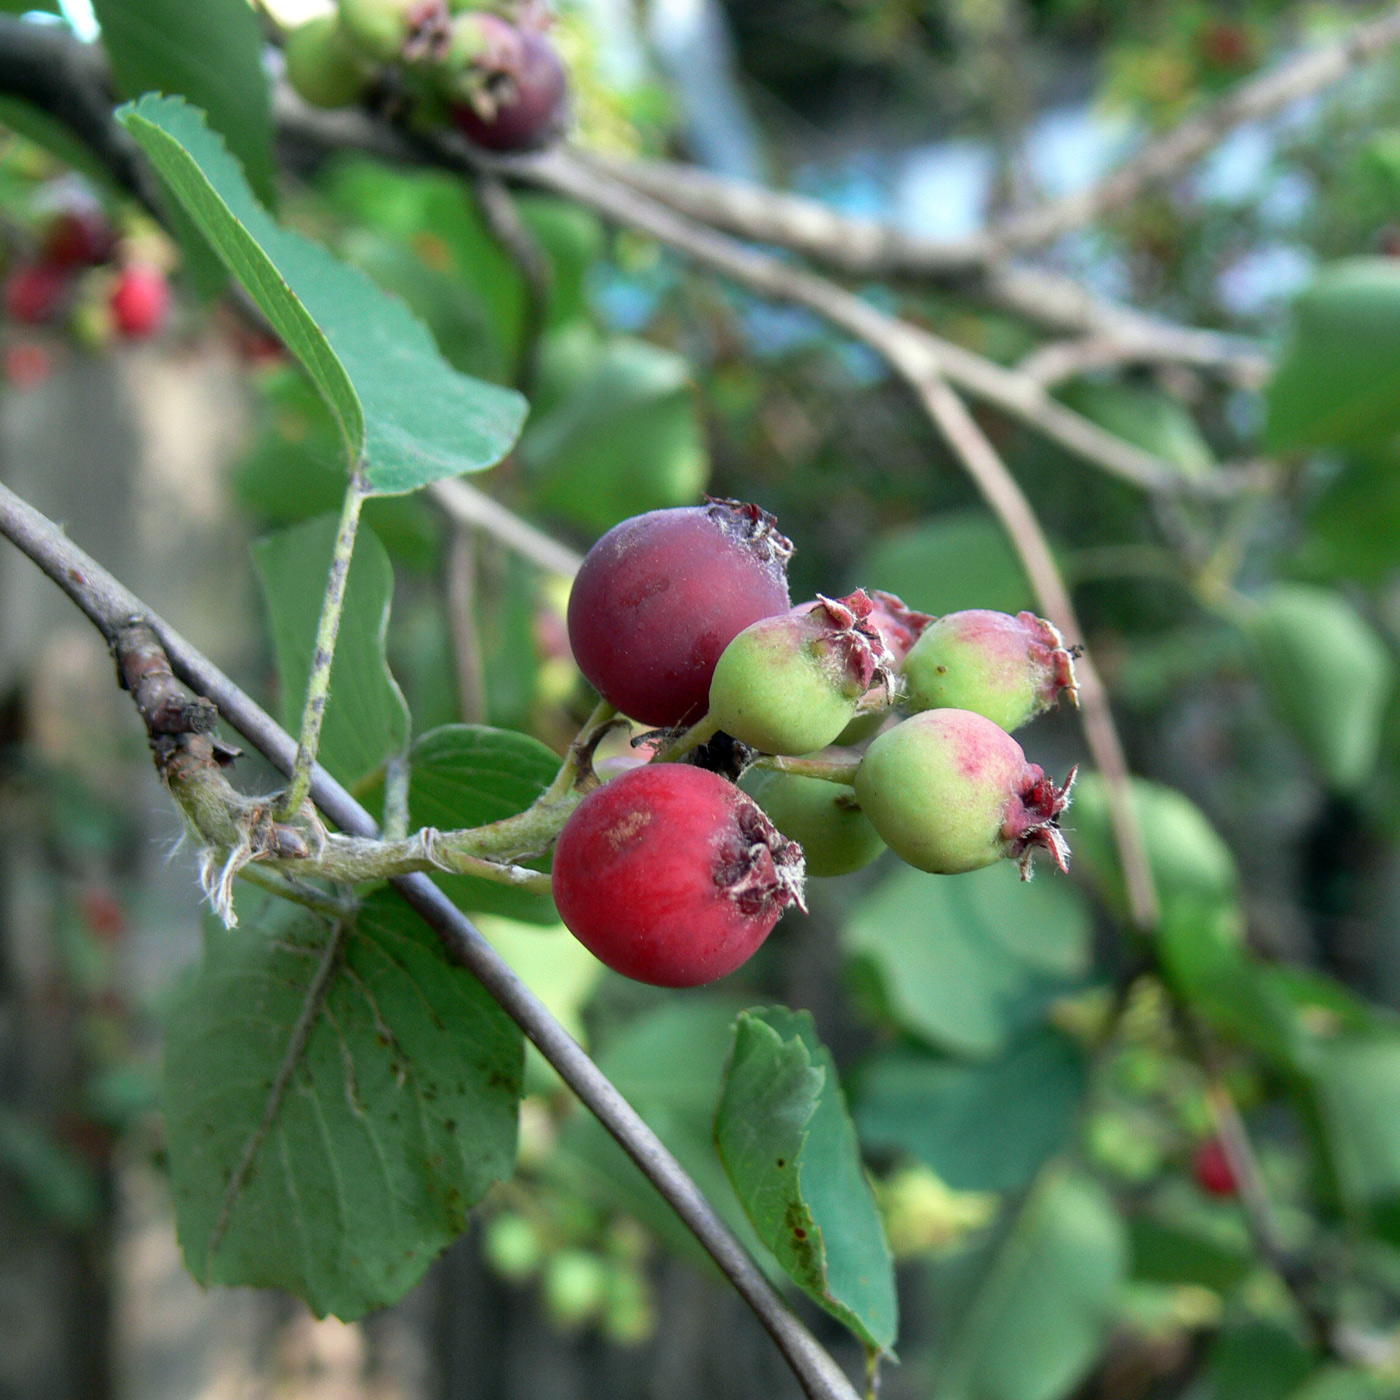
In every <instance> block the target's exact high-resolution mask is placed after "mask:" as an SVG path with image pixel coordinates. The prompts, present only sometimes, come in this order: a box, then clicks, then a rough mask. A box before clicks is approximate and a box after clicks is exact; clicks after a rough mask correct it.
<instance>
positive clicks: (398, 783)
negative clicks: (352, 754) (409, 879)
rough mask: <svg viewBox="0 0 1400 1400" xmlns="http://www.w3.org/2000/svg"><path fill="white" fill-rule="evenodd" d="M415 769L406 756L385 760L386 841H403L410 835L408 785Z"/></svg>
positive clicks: (391, 757)
mask: <svg viewBox="0 0 1400 1400" xmlns="http://www.w3.org/2000/svg"><path fill="white" fill-rule="evenodd" d="M412 777H413V769H412V767H411V766H410V765H409V761H408V757H407V755H405V754H391V755H390V756H389V757H388V758H387V759H385V760H384V839H385V840H386V841H402V840H403V839H404V838H405V837H406V836H407V835H408V823H409V811H408V785H409V782H410V780H411V779H412Z"/></svg>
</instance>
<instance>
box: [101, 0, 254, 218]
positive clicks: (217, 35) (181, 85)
mask: <svg viewBox="0 0 1400 1400" xmlns="http://www.w3.org/2000/svg"><path fill="white" fill-rule="evenodd" d="M92 8H93V12H94V13H95V14H96V16H97V22H98V23H99V24H100V25H101V26H102V46H103V47H104V48H105V49H106V50H107V56H108V58H109V59H110V60H111V64H112V76H113V78H114V79H115V81H116V86H117V90H118V92H120V93H121V95H122V96H123V97H127V98H137V97H140V96H141V95H142V93H147V92H155V93H165V94H166V95H168V96H170V97H183V98H186V99H188V101H189V102H190V103H191V104H193V105H194V106H195V107H198V108H200V109H201V110H202V111H203V112H204V113H205V115H206V116H207V117H208V119H209V125H210V127H211V128H212V129H213V130H215V131H217V132H218V133H219V134H220V135H221V136H222V137H223V138H224V141H225V142H226V143H227V144H228V148H229V150H230V151H232V152H233V154H234V155H235V156H237V157H238V161H239V164H240V165H242V167H243V173H244V174H245V175H246V176H247V177H248V183H249V184H250V185H251V186H252V187H253V190H254V192H255V193H256V195H257V197H258V198H259V199H260V200H261V201H262V202H263V203H264V204H273V203H275V201H276V198H277V189H276V184H275V182H274V180H273V173H272V172H273V158H272V93H271V88H270V85H269V83H268V80H267V73H266V71H265V70H264V68H263V63H262V54H263V36H262V28H261V26H260V24H259V23H258V17H257V15H256V14H255V13H254V11H253V8H252V6H250V5H249V4H248V3H247V0H199V4H197V5H191V4H190V3H189V0H92Z"/></svg>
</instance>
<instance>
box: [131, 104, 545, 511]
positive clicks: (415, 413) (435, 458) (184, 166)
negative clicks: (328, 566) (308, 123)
mask: <svg viewBox="0 0 1400 1400" xmlns="http://www.w3.org/2000/svg"><path fill="white" fill-rule="evenodd" d="M120 116H121V120H122V122H123V123H124V124H125V125H126V127H127V129H128V130H129V131H130V132H131V133H132V135H133V136H134V137H135V138H136V139H137V141H139V142H140V143H141V145H142V147H143V148H144V149H145V151H146V153H147V155H148V156H150V158H151V160H152V161H153V162H154V164H155V166H156V168H157V169H158V170H159V171H160V173H161V176H162V177H163V178H164V180H165V181H166V183H167V184H168V185H169V186H170V188H171V189H172V190H173V191H174V193H175V194H176V196H177V197H178V198H179V200H180V202H181V204H182V205H184V207H185V208H186V209H187V210H188V211H189V213H190V215H191V216H192V217H193V218H194V220H195V222H196V223H197V224H198V225H199V227H200V230H201V232H203V233H204V235H205V236H206V237H207V238H208V239H209V241H210V242H211V243H212V244H213V245H214V247H215V249H216V250H217V251H218V253H219V256H220V257H221V258H222V259H223V260H224V262H225V263H226V264H227V265H228V268H229V270H230V271H231V272H232V273H233V275H234V276H235V277H236V278H238V280H239V282H240V283H242V285H243V286H244V288H245V289H246V290H247V292H248V294H249V295H250V296H251V297H252V298H253V299H254V301H256V302H257V304H258V306H259V307H260V308H261V309H262V311H263V313H264V314H265V315H266V316H267V318H268V320H269V321H270V322H271V323H272V325H273V327H274V329H275V330H276V331H277V333H278V335H279V336H280V337H281V338H282V340H283V341H284V342H285V344H286V345H287V347H288V349H289V350H291V351H292V353H293V354H294V355H295V356H296V357H297V359H298V360H300V361H301V363H302V364H303V365H304V366H305V367H306V371H307V373H308V374H309V375H310V376H311V378H312V381H313V382H314V383H315V385H316V387H317V389H318V390H319V391H320V392H321V395H322V397H323V398H324V399H325V401H326V403H327V405H328V406H329V407H330V410H331V412H332V413H333V414H334V415H335V418H336V422H337V424H338V426H339V428H340V432H341V435H342V437H343V439H344V441H345V444H346V449H347V453H348V455H349V457H350V459H351V460H354V461H359V460H361V459H363V461H364V463H365V467H366V472H367V475H368V478H369V482H370V487H371V490H372V491H373V492H374V493H375V494H379V495H389V496H392V495H398V494H402V493H403V492H407V491H414V490H416V489H417V488H419V487H420V486H426V485H427V484H428V483H429V482H432V481H438V480H440V479H442V478H443V477H448V476H456V475H457V474H458V473H460V472H466V471H479V470H481V469H482V468H484V467H489V466H491V465H493V464H494V463H495V462H498V461H499V460H500V459H501V457H502V456H504V455H505V453H506V452H507V451H508V450H509V449H510V446H511V444H512V443H513V442H514V441H515V438H516V436H517V434H518V433H519V431H520V425H521V423H522V422H523V420H524V416H525V401H524V400H523V399H522V398H521V397H520V395H519V394H516V393H515V392H514V391H512V390H509V389H502V388H499V387H497V386H495V385H491V384H486V383H484V382H482V381H481V380H476V379H469V378H468V377H467V376H466V375H462V374H458V373H457V372H456V371H455V370H453V369H452V368H451V367H450V366H449V365H447V364H446V362H445V361H444V360H443V359H442V356H441V355H440V354H439V353H438V349H437V346H436V345H435V344H434V343H433V338H432V336H431V334H430V333H429V332H428V329H427V327H426V326H424V325H423V324H422V322H421V321H418V320H417V319H415V318H414V316H413V315H412V314H411V313H410V312H409V311H408V309H407V308H406V307H405V306H404V305H403V303H402V302H400V301H398V300H397V299H396V298H394V297H391V296H388V295H386V294H385V293H384V292H382V291H380V290H379V289H378V288H377V287H376V286H375V285H374V283H373V282H371V281H370V279H369V278H368V277H366V276H365V275H364V273H362V272H359V271H357V270H356V269H354V268H351V267H347V266H346V265H345V264H344V263H341V262H338V261H337V260H336V259H335V258H333V257H332V256H331V255H330V254H329V253H328V252H327V251H326V250H325V249H324V248H322V247H321V246H320V245H319V244H317V243H313V242H312V241H311V240H310V239H308V238H304V237H303V236H302V235H301V234H299V233H296V232H294V231H292V230H290V229H285V228H282V227H280V226H279V225H278V224H277V223H276V222H274V220H273V219H272V218H271V217H269V215H268V213H267V211H266V210H265V209H264V208H263V207H262V206H261V205H260V204H259V203H258V202H257V200H256V199H255V198H254V197H253V194H252V191H251V190H249V188H248V183H247V181H246V180H245V179H244V178H243V175H242V172H241V171H240V170H239V168H238V165H237V162H236V161H234V160H233V158H232V157H231V156H230V155H229V153H228V151H227V150H226V149H225V147H224V145H223V142H222V141H221V140H220V139H219V138H218V136H217V135H215V134H214V133H213V132H211V131H210V130H209V128H208V127H207V126H206V125H205V123H204V118H203V115H202V114H201V113H200V112H199V110H198V109H197V108H193V107H190V106H187V105H186V104H185V103H184V102H182V101H179V100H178V99H168V98H158V97H143V98H142V99H141V101H140V102H138V103H136V104H135V105H134V106H128V107H124V108H123V109H122V110H121V113H120Z"/></svg>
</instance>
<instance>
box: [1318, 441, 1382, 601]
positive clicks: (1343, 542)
mask: <svg viewBox="0 0 1400 1400" xmlns="http://www.w3.org/2000/svg"><path fill="white" fill-rule="evenodd" d="M1297 564H1298V568H1299V570H1300V572H1302V573H1304V574H1307V575H1308V576H1309V577H1311V578H1318V579H1352V580H1355V581H1356V582H1357V583H1364V584H1378V583H1384V582H1385V580H1386V579H1387V578H1388V577H1389V576H1390V575H1391V574H1392V573H1393V572H1394V571H1395V570H1396V569H1397V568H1400V456H1397V454H1396V452H1395V450H1394V449H1393V448H1390V449H1388V450H1385V451H1376V452H1364V453H1357V454H1356V455H1355V456H1354V457H1353V458H1352V460H1351V461H1349V462H1348V463H1347V464H1346V465H1345V466H1344V467H1343V468H1342V470H1341V472H1340V473H1338V475H1337V476H1336V477H1334V478H1333V480H1332V481H1331V483H1330V484H1329V485H1328V487H1327V489H1326V490H1325V491H1324V492H1323V493H1322V495H1321V496H1320V497H1319V498H1318V500H1317V501H1316V503H1315V504H1314V505H1313V507H1312V509H1311V510H1310V511H1309V512H1308V517H1307V533H1306V535H1305V537H1304V539H1303V541H1302V544H1301V545H1300V546H1299V550H1298V556H1297Z"/></svg>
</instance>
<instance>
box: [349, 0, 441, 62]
mask: <svg viewBox="0 0 1400 1400" xmlns="http://www.w3.org/2000/svg"><path fill="white" fill-rule="evenodd" d="M449 21H450V16H449V13H448V9H447V4H446V0H340V22H341V24H342V25H343V26H344V29H345V33H346V35H347V36H348V37H349V38H350V40H351V41H352V42H353V43H354V44H355V46H356V47H357V48H358V49H359V50H360V52H361V53H363V54H364V55H365V56H366V57H367V58H370V59H372V60H374V61H375V62H376V63H397V62H400V61H402V60H405V59H412V58H425V57H429V56H430V55H431V54H432V53H433V52H435V51H441V49H442V48H443V47H444V46H445V45H446V43H447V37H448V25H449Z"/></svg>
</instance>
